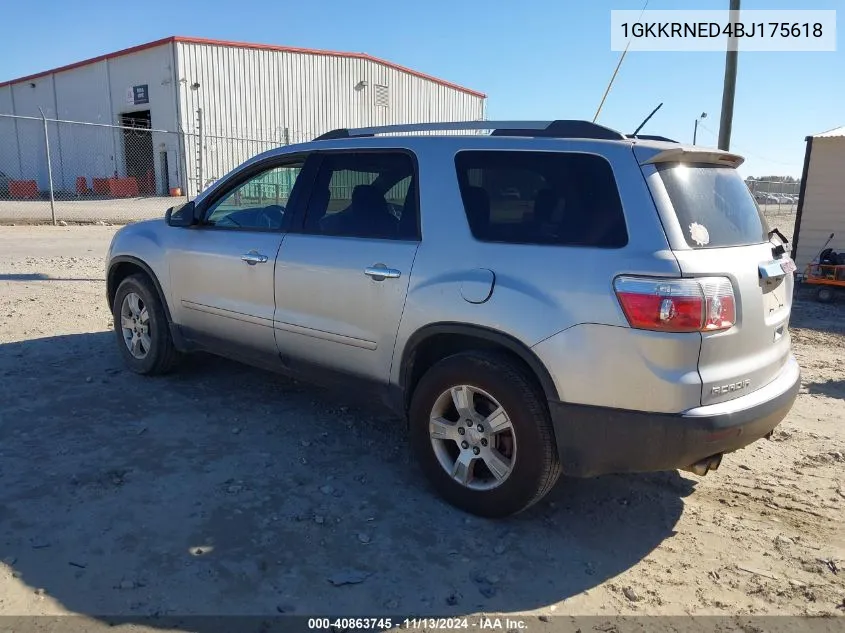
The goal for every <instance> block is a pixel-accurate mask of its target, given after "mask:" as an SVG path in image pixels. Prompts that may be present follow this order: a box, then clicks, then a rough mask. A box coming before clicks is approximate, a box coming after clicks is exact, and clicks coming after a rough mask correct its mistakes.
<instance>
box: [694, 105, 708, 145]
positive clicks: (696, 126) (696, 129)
mask: <svg viewBox="0 0 845 633" xmlns="http://www.w3.org/2000/svg"><path fill="white" fill-rule="evenodd" d="M706 118H707V113H706V112H702V113H701V116H700V117H696V119H695V127H694V128H693V131H692V144H693V145H695V141H696V139H698V122H699V121H700V120H701V119H706Z"/></svg>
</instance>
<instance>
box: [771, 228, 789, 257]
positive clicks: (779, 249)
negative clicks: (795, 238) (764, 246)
mask: <svg viewBox="0 0 845 633" xmlns="http://www.w3.org/2000/svg"><path fill="white" fill-rule="evenodd" d="M774 235H777V236H778V238H779V239H780V241H781V243H780V244H775V245H774V246H772V256H773V257H775V258H778V257H780V256H781V255H784V254H785V253H786V249H785V248H784V245H785V244H789V240H788V239H786V236H785V235H784V234H783V233H781V232H780V231H778V229H777V227H775V228H773V229H772V230H771V231H769V241H770V242H771V240H772V236H774Z"/></svg>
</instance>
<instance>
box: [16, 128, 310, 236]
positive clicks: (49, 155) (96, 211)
mask: <svg viewBox="0 0 845 633" xmlns="http://www.w3.org/2000/svg"><path fill="white" fill-rule="evenodd" d="M272 136H274V137H275V138H266V139H261V138H240V137H232V136H224V135H220V134H215V133H213V132H206V131H205V130H203V128H202V118H201V112H198V120H197V125H196V128H195V129H194V130H192V131H190V132H182V131H172V130H159V129H154V128H152V127H151V126H150V121H149V119H132V118H128V117H124V118H122V119H121V121H120V124H119V125H110V124H103V123H86V122H80V121H64V120H58V119H48V118H38V117H26V116H17V115H8V114H0V223H5V224H9V223H20V224H26V223H45V222H47V223H49V222H52V223H57V224H62V223H92V222H97V223H106V224H123V223H127V222H133V221H137V220H143V219H147V218H157V217H162V216H163V215H164V212H165V210H166V209H167V208H168V207H171V206H173V205H176V204H181V203H182V202H185V201H187V200H190V199H192V198H193V197H195V196H196V195H197V194H198V193H199V192H200V191H202V190H203V189H205V188H207V187H208V186H209V185H210V184H211V183H213V182H214V181H216V180H217V179H219V178H221V177H222V176H224V175H225V174H226V173H228V172H229V171H231V170H232V169H234V168H235V167H237V166H238V165H240V164H241V163H242V162H244V161H245V160H247V159H248V158H251V157H253V156H255V155H256V154H260V153H261V152H264V151H267V150H269V149H273V148H275V147H279V146H280V145H285V144H288V143H294V142H300V141H304V140H310V139H311V138H313V136H306V135H305V134H304V133H300V134H294V133H292V132H290V131H289V130H280V131H279V132H278V133H277V134H273V135H272Z"/></svg>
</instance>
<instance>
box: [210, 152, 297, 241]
mask: <svg viewBox="0 0 845 633" xmlns="http://www.w3.org/2000/svg"><path fill="white" fill-rule="evenodd" d="M302 165H303V163H302V162H297V163H291V164H287V165H284V166H279V167H273V168H272V169H267V170H266V171H262V172H261V173H259V174H257V175H255V176H253V177H252V178H250V179H249V180H247V181H246V182H244V183H242V184H240V185H238V186H237V187H235V188H234V189H233V190H231V191H229V192H228V193H227V194H225V195H224V196H223V197H222V198H221V199H220V200H218V201H217V202H215V203H214V204H213V205H212V206H211V208H210V209H209V212H208V214H207V216H206V222H205V223H206V224H209V225H211V226H216V227H219V228H241V229H243V228H246V229H262V230H280V229H281V228H282V226H284V218H285V212H286V207H287V204H288V200H289V199H290V195H291V192H292V191H293V186H294V184H295V183H296V179H297V177H298V176H299V172H300V171H302Z"/></svg>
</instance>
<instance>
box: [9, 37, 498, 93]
mask: <svg viewBox="0 0 845 633" xmlns="http://www.w3.org/2000/svg"><path fill="white" fill-rule="evenodd" d="M171 42H184V43H186V44H207V45H210V46H231V47H235V48H252V49H258V50H265V51H279V52H282V53H300V54H304V55H328V56H332V57H346V58H348V59H363V60H367V61H371V62H374V63H376V64H381V65H382V66H387V67H388V68H393V69H395V70H399V71H401V72H403V73H408V74H409V75H414V76H415V77H419V78H421V79H427V80H429V81H433V82H435V83H438V84H440V85H441V86H446V87H447V88H453V89H455V90H460V91H461V92H466V93H467V94H471V95H473V96H475V97H480V98H482V99H485V98H486V97H487V95H486V94H484V93H483V92H478V91H476V90H472V89H470V88H466V87H464V86H459V85H458V84H453V83H451V82H449V81H446V80H444V79H438V78H437V77H432V76H431V75H426V74H425V73H421V72H419V71H417V70H413V69H411V68H406V67H405V66H400V65H399V64H394V63H393V62H389V61H387V60H385V59H381V58H379V57H373V56H372V55H368V54H367V53H344V52H339V51H326V50H320V49H314V48H296V47H293V46H275V45H272V44H251V43H249V42H230V41H227V40H212V39H206V38H204V37H184V36H181V35H173V36H171V37H165V38H163V39H160V40H155V41H154V42H147V43H146V44H139V45H138V46H132V47H131V48H124V49H122V50H119V51H115V52H114V53H107V54H105V55H100V56H98V57H92V58H91V59H85V60H83V61H80V62H75V63H73V64H67V65H66V66H59V67H58V68H53V69H51V70H44V71H42V72H39V73H35V74H34V75H27V76H26V77H18V78H17V79H10V80H9V81H2V82H0V88H2V87H4V86H8V85H11V84H16V83H19V82H21V81H29V80H32V79H37V78H39V77H45V76H47V75H51V74H53V73H59V72H63V71H65V70H73V69H74V68H79V67H80V66H87V65H88V64H96V63H97V62H101V61H103V60H106V59H113V58H115V57H122V56H123V55H130V54H132V53H137V52H139V51H143V50H146V49H148V48H155V47H156V46H162V45H164V44H170V43H171Z"/></svg>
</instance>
